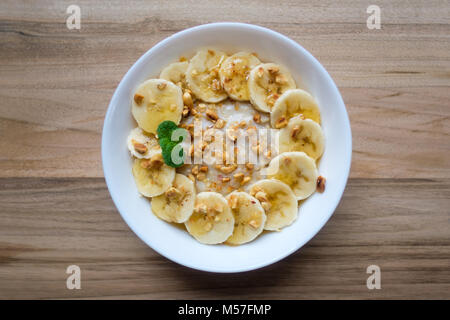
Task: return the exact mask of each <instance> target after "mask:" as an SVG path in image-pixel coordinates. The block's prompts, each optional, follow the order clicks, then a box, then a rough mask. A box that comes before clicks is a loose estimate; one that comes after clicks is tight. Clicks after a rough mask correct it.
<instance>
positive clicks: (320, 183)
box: [317, 176, 326, 193]
mask: <svg viewBox="0 0 450 320" xmlns="http://www.w3.org/2000/svg"><path fill="white" fill-rule="evenodd" d="M325 182H326V179H325V178H324V177H322V176H319V177H318V178H317V191H318V192H320V193H322V192H324V191H325Z"/></svg>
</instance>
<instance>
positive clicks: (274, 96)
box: [266, 93, 280, 107]
mask: <svg viewBox="0 0 450 320" xmlns="http://www.w3.org/2000/svg"><path fill="white" fill-rule="evenodd" d="M279 97H280V96H279V95H278V94H277V93H272V94H270V95H268V96H267V98H266V103H267V104H268V105H269V106H270V107H272V106H273V105H274V104H275V101H276V100H277V99H278V98H279Z"/></svg>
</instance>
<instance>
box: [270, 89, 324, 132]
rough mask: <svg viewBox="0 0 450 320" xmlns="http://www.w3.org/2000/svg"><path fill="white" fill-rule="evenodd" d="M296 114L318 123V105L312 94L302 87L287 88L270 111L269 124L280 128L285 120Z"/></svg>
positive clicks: (284, 123)
mask: <svg viewBox="0 0 450 320" xmlns="http://www.w3.org/2000/svg"><path fill="white" fill-rule="evenodd" d="M297 115H303V117H304V118H306V119H311V120H313V121H315V122H317V123H319V124H320V111H319V106H318V105H317V103H316V101H315V100H314V98H313V96H312V95H310V94H309V93H308V92H306V91H305V90H302V89H292V90H288V91H286V92H285V93H283V94H282V95H281V97H280V98H279V99H278V100H277V102H275V105H274V107H273V109H272V112H271V113H270V125H271V126H272V127H273V128H277V129H279V128H282V127H284V126H285V125H286V124H287V121H288V120H289V119H290V118H292V117H295V116H297Z"/></svg>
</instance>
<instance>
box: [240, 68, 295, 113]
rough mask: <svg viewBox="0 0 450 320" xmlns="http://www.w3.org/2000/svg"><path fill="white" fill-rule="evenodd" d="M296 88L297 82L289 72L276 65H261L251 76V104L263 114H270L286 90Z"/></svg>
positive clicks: (249, 83)
mask: <svg viewBox="0 0 450 320" xmlns="http://www.w3.org/2000/svg"><path fill="white" fill-rule="evenodd" d="M295 87H296V85H295V81H294V79H292V76H291V74H290V73H289V71H288V70H286V69H285V68H284V67H282V66H280V65H277V64H275V63H264V64H260V65H258V66H256V67H254V68H253V69H252V71H251V72H250V75H249V80H248V90H249V93H250V102H251V103H252V104H253V106H254V107H255V108H256V109H258V110H259V111H262V112H270V110H271V109H272V107H273V106H274V104H275V101H277V99H278V98H279V97H280V96H281V95H282V94H283V93H284V92H285V91H286V90H289V89H293V88H295Z"/></svg>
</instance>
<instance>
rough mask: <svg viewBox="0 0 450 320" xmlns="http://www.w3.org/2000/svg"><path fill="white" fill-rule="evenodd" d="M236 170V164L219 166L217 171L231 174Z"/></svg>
mask: <svg viewBox="0 0 450 320" xmlns="http://www.w3.org/2000/svg"><path fill="white" fill-rule="evenodd" d="M236 168H237V164H232V165H229V166H221V167H220V169H219V170H220V171H222V172H223V173H226V174H228V173H231V172H233V171H234V170H236Z"/></svg>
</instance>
